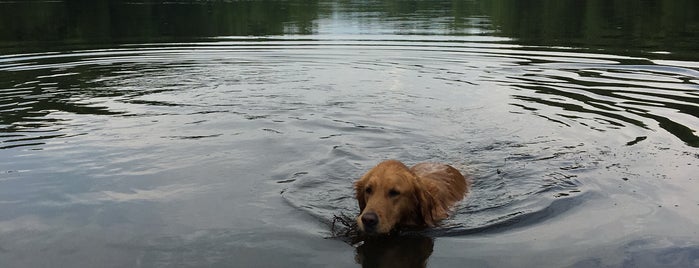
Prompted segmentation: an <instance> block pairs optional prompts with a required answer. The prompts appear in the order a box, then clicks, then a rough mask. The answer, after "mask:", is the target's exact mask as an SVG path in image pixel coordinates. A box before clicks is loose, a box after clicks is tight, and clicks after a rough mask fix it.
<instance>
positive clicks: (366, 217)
mask: <svg viewBox="0 0 699 268" xmlns="http://www.w3.org/2000/svg"><path fill="white" fill-rule="evenodd" d="M362 223H363V224H364V226H365V227H367V228H373V227H376V225H377V224H378V223H379V215H376V213H374V212H367V213H364V214H363V215H362Z"/></svg>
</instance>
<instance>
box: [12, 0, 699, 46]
mask: <svg viewBox="0 0 699 268" xmlns="http://www.w3.org/2000/svg"><path fill="white" fill-rule="evenodd" d="M0 7H1V8H0V45H1V47H2V48H1V49H3V50H5V51H8V50H9V51H13V52H16V51H22V50H23V49H24V50H26V49H28V48H27V47H28V46H29V47H32V48H35V49H37V50H42V47H43V49H46V48H51V47H55V46H57V45H65V44H70V45H73V46H74V45H88V44H93V45H94V44H102V45H104V44H112V43H140V42H158V41H183V40H196V39H200V38H208V37H214V36H265V35H285V34H301V35H307V34H317V33H318V31H319V30H320V28H322V27H324V26H323V23H324V22H327V21H334V20H335V21H336V20H337V18H343V19H344V21H342V22H344V23H356V24H359V25H360V26H362V25H363V26H362V27H361V28H362V30H361V31H360V33H387V32H388V33H392V34H406V33H410V34H441V35H463V34H480V35H483V34H487V35H496V36H503V37H510V38H514V39H515V40H517V42H519V43H523V44H527V45H543V46H572V47H582V48H603V49H609V50H628V49H629V48H635V50H643V51H646V52H662V53H668V54H675V55H676V56H682V57H683V58H684V59H687V58H688V57H689V58H692V59H693V58H697V49H696V46H695V45H694V44H696V43H698V42H699V14H697V13H699V2H697V1H691V0H654V1H631V0H610V1H607V0H591V1H573V0H570V1H559V0H523V1H513V0H490V1H488V0H481V1H391V0H373V1H371V0H365V1H306V0H292V1H233V2H221V1H174V2H164V1H124V0H113V1H89V0H82V1H51V2H43V1H29V2H4V3H3V2H0ZM377 28H383V31H377ZM337 30H338V29H336V28H331V29H330V32H324V33H331V34H332V33H333V31H337ZM340 30H341V29H340ZM372 31H376V32H372Z"/></svg>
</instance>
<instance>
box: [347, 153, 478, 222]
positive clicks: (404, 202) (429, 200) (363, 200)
mask: <svg viewBox="0 0 699 268" xmlns="http://www.w3.org/2000/svg"><path fill="white" fill-rule="evenodd" d="M469 186H470V182H469V181H468V180H466V178H464V176H463V175H461V173H460V172H459V171H458V170H456V169H455V168H453V167H451V166H449V165H445V164H438V163H419V164H417V165H414V166H412V167H411V168H408V167H407V166H405V165H404V164H403V163H401V162H400V161H396V160H387V161H383V162H381V163H379V164H378V165H376V166H375V167H374V168H372V169H371V170H369V171H368V172H367V173H366V174H364V176H362V178H361V179H359V180H358V181H356V182H355V183H354V189H355V191H356V198H357V202H359V210H360V213H359V216H358V217H357V225H358V226H359V229H360V230H361V231H363V232H365V233H369V234H386V233H389V232H391V231H392V230H393V229H394V228H395V227H396V226H417V227H434V226H435V225H436V223H437V222H439V221H440V220H442V219H445V218H446V217H448V216H449V209H450V207H451V206H452V205H453V204H454V203H456V202H457V201H459V200H461V199H463V197H464V196H465V195H466V194H467V193H468V188H469Z"/></svg>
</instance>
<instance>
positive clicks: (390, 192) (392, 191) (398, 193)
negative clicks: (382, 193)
mask: <svg viewBox="0 0 699 268" xmlns="http://www.w3.org/2000/svg"><path fill="white" fill-rule="evenodd" d="M398 195H400V192H399V191H398V190H396V189H391V190H389V191H388V196H390V197H395V196H398Z"/></svg>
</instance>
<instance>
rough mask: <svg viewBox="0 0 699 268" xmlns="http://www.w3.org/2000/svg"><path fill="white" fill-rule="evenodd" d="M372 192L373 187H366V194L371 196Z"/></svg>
mask: <svg viewBox="0 0 699 268" xmlns="http://www.w3.org/2000/svg"><path fill="white" fill-rule="evenodd" d="M372 191H373V190H372V189H371V187H366V189H364V192H365V193H367V194H371V192H372Z"/></svg>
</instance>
